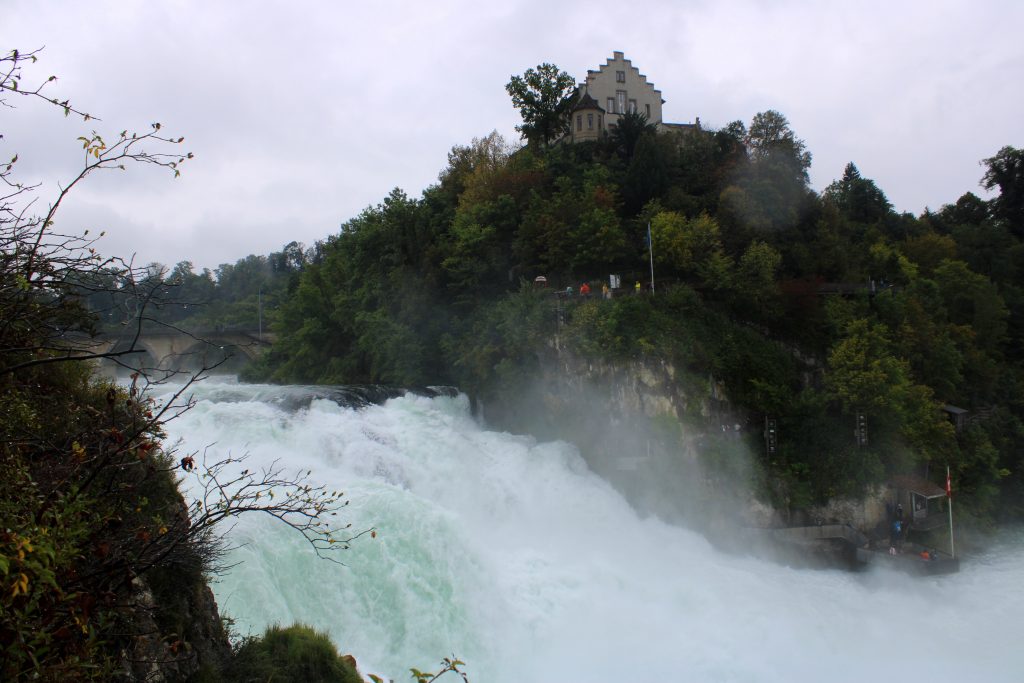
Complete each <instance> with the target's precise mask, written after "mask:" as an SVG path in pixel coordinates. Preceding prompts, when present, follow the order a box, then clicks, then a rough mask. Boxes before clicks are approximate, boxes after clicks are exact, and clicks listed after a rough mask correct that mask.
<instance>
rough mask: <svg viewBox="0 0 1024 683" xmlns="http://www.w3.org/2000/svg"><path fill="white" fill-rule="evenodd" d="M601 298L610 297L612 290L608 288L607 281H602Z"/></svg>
mask: <svg viewBox="0 0 1024 683" xmlns="http://www.w3.org/2000/svg"><path fill="white" fill-rule="evenodd" d="M601 298H602V299H611V298H612V290H610V289H608V283H607V282H606V283H604V284H603V285H601Z"/></svg>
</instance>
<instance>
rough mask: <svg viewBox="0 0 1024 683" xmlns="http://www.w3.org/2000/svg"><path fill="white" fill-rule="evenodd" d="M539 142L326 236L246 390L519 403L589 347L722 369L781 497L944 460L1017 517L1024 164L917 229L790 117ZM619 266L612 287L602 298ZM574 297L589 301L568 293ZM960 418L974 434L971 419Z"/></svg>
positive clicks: (1002, 164)
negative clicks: (542, 369)
mask: <svg viewBox="0 0 1024 683" xmlns="http://www.w3.org/2000/svg"><path fill="white" fill-rule="evenodd" d="M550 70H551V69H549V71H550ZM538 73H539V72H538ZM553 73H556V74H557V70H554V72H553ZM520 80H523V79H520ZM525 84H527V82H526V81H523V82H522V83H519V82H517V81H516V80H515V79H513V82H512V83H510V92H512V91H515V92H519V90H522V87H520V86H523V87H525ZM555 85H557V83H556V84H555ZM520 99H522V98H520ZM556 110H557V111H561V110H559V109H557V107H555V108H554V109H552V111H556ZM533 120H534V119H533V118H528V117H527V116H526V113H525V112H524V122H525V123H524V128H523V131H524V135H525V134H526V133H529V132H531V131H533V129H534V127H535V126H534V124H533V123H532V122H533ZM549 128H551V126H548V125H547V124H545V126H544V128H543V130H544V131H546V130H548V129H549ZM555 129H557V127H555ZM531 134H532V133H531ZM534 137H535V138H536V140H535V141H534V142H535V144H531V145H529V146H526V147H522V148H517V147H516V146H514V145H510V144H508V143H506V142H505V141H504V140H502V138H501V137H500V136H499V135H497V134H496V133H492V134H491V135H489V136H487V137H485V138H482V139H477V140H474V141H473V142H472V143H470V144H469V145H466V146H456V147H455V148H453V149H452V151H451V153H450V154H449V159H448V165H447V167H446V168H445V169H444V170H443V171H442V172H441V174H440V177H439V180H438V183H437V184H435V185H433V186H431V187H429V188H427V189H426V190H425V191H424V192H423V194H422V196H421V197H420V198H411V197H409V196H407V195H406V194H405V193H403V192H402V191H400V190H397V189H396V190H394V191H393V192H391V193H390V194H389V195H388V196H387V197H386V198H385V199H384V200H383V201H382V202H381V203H380V204H379V205H377V206H373V207H369V208H367V209H366V210H365V211H364V212H363V213H362V214H360V215H359V216H357V217H355V218H353V219H351V220H350V221H348V222H347V223H345V224H344V225H343V226H342V230H341V232H339V233H338V234H336V235H332V236H329V237H328V238H327V239H326V240H324V241H323V242H321V243H319V244H318V245H317V246H316V248H315V249H314V250H311V252H310V258H309V259H308V261H307V263H305V264H303V265H302V267H301V274H299V275H298V276H297V277H296V278H295V280H293V282H292V286H291V287H290V289H289V291H288V292H287V295H286V296H285V297H284V300H283V303H282V304H281V306H280V308H279V309H278V311H277V313H276V316H277V317H276V327H275V329H276V330H277V332H278V334H279V341H278V342H277V343H276V344H275V347H274V349H273V350H272V352H271V353H270V354H269V355H268V356H266V357H265V358H264V359H263V362H262V364H261V365H260V366H258V367H256V368H254V369H252V370H251V371H250V374H249V376H250V377H251V378H261V379H271V380H274V381H282V382H284V381H287V382H326V383H342V382H347V383H353V382H380V383H389V384H399V385H416V384H423V383H439V382H451V383H455V384H457V385H459V386H460V387H462V388H464V389H465V390H467V391H469V392H470V393H471V394H473V395H474V396H477V397H479V398H482V399H484V400H485V401H486V400H488V399H491V398H494V397H499V396H510V395H515V393H516V392H518V391H520V390H521V389H522V388H523V384H524V382H525V380H526V379H527V378H528V377H529V376H530V374H531V372H532V371H533V370H534V369H535V368H536V367H537V364H538V362H539V358H540V357H541V356H542V355H543V354H544V353H545V352H546V349H547V348H548V345H549V344H550V343H551V340H552V339H554V338H555V336H556V335H557V336H558V338H559V339H560V340H561V344H562V345H563V348H566V347H567V348H569V349H570V350H572V351H573V352H575V353H579V354H585V355H587V356H588V357H594V358H602V359H628V358H638V357H646V358H664V359H669V360H671V361H673V363H675V364H676V366H677V367H679V368H681V369H683V370H684V371H685V372H687V373H689V374H690V375H693V376H707V375H709V374H710V375H712V376H714V377H715V378H716V379H718V380H721V381H723V382H724V383H725V385H726V387H727V391H728V394H729V397H730V399H731V401H732V402H733V403H734V404H736V406H737V407H738V408H739V410H740V411H741V412H742V413H743V414H744V415H745V416H746V417H747V418H748V420H749V423H750V424H752V425H757V424H759V423H761V424H763V418H764V417H765V416H771V417H773V418H775V419H776V420H777V424H778V430H779V432H778V433H779V440H778V448H777V450H776V451H775V452H774V453H771V454H769V453H767V452H766V450H765V448H764V445H763V442H762V441H761V435H760V434H759V433H758V432H759V430H750V431H752V432H754V433H753V434H749V435H748V437H747V438H748V439H749V445H750V447H751V448H752V450H754V452H756V453H760V454H761V456H760V458H759V463H760V465H761V466H762V467H763V468H764V470H765V471H767V472H768V473H769V475H770V477H769V478H770V479H773V480H774V481H776V482H781V483H782V486H781V487H778V486H776V487H775V488H774V489H773V491H774V493H773V494H772V495H774V497H775V499H776V500H775V502H776V503H781V504H786V505H790V506H794V507H800V506H804V505H808V504H811V503H813V502H815V501H820V500H823V499H826V498H829V497H831V496H834V495H837V494H841V493H855V492H858V491H859V490H861V489H862V488H863V487H864V486H865V485H867V484H870V483H872V482H876V481H879V480H881V479H883V478H884V477H885V476H887V475H889V474H893V473H897V472H907V471H919V472H921V473H924V472H925V471H931V472H937V471H939V470H944V469H945V466H946V465H949V466H950V467H951V468H952V469H953V472H954V480H955V481H956V482H957V484H956V488H957V493H958V495H961V496H962V500H963V502H964V503H965V504H966V505H967V506H968V507H970V508H971V509H972V510H973V511H974V512H975V513H978V514H979V515H981V516H983V517H986V518H989V519H996V518H1019V517H1020V516H1021V514H1022V513H1024V507H1022V505H1024V497H1022V495H1021V494H1024V470H1022V467H1021V465H1022V463H1021V460H1020V457H1021V456H1020V454H1021V453H1022V452H1024V448H1022V446H1024V422H1022V417H1024V405H1022V403H1021V396H1024V392H1022V391H1021V388H1022V377H1024V375H1022V365H1021V361H1022V359H1024V325H1022V319H1024V318H1022V314H1024V290H1022V289H1021V287H1020V282H1021V281H1022V280H1024V278H1022V276H1024V243H1022V238H1024V224H1022V223H1021V213H1020V207H1019V206H1018V205H1019V204H1020V201H1019V198H1020V195H1021V192H1022V187H1024V181H1022V178H1021V169H1022V168H1024V151H1022V150H1019V149H1015V148H1013V147H1005V148H1003V149H1002V150H1000V151H999V152H998V153H997V154H996V155H995V156H993V157H992V158H990V159H986V160H985V161H984V162H983V164H984V167H985V169H986V172H985V173H984V177H983V184H984V185H985V186H986V187H988V188H991V189H995V190H998V194H997V196H996V197H995V198H994V199H992V200H989V201H985V200H982V199H980V198H979V197H977V196H975V195H974V194H972V193H970V192H968V193H966V194H964V195H963V196H962V197H961V198H959V199H958V200H956V201H955V202H954V203H951V204H949V205H946V206H944V207H942V208H941V209H940V210H939V211H936V212H933V211H926V212H925V213H923V214H922V215H920V216H913V215H910V214H900V213H896V212H895V211H893V209H892V207H891V204H890V203H889V201H888V200H887V199H886V197H885V194H884V192H883V191H882V190H881V189H880V188H879V187H878V186H877V185H876V184H875V183H874V182H873V181H872V180H870V179H868V178H865V177H863V176H862V175H861V174H860V172H859V171H858V169H857V168H856V166H855V165H854V164H853V163H850V164H849V165H847V167H846V169H845V171H844V173H843V175H842V177H841V178H839V179H837V180H836V181H835V182H833V183H832V184H831V185H829V186H828V187H827V188H826V189H825V190H824V192H822V193H821V194H818V193H816V192H814V191H812V190H811V189H810V188H809V186H808V176H807V169H808V168H809V166H810V163H811V155H810V152H809V151H808V150H807V149H806V146H805V144H804V143H803V141H801V140H800V139H799V138H798V137H797V135H796V134H795V132H794V131H793V130H792V129H791V127H790V126H789V124H788V122H787V120H786V118H785V117H784V116H783V115H782V114H780V113H778V112H775V111H767V112H761V113H759V114H757V115H755V116H754V117H753V118H752V120H751V121H750V124H749V125H745V124H744V123H742V122H739V121H736V122H733V123H731V124H729V125H727V126H725V127H724V128H722V129H720V130H694V131H690V132H673V131H669V132H658V131H657V130H656V129H655V127H654V126H652V125H650V124H648V123H647V122H646V121H645V120H644V119H643V117H642V116H640V115H629V116H626V117H624V120H623V121H622V123H621V124H620V125H619V126H618V127H617V128H615V129H613V131H612V133H611V134H610V135H608V136H606V137H605V138H603V139H601V140H599V141H597V142H586V143H581V144H575V145H573V144H566V143H564V142H554V143H552V140H553V139H554V138H553V137H552V136H551V135H549V134H546V133H544V132H543V131H538V132H536V135H535V136H534ZM531 139H532V138H531ZM545 143H551V144H545ZM648 226H649V230H650V236H651V238H652V240H653V252H654V253H653V260H654V269H655V271H656V275H657V280H656V289H655V291H651V290H650V287H649V285H648V284H647V283H648V280H649V278H650V276H649V259H650V256H651V254H650V251H649V249H648V245H647V235H648ZM611 274H617V275H619V276H621V278H622V282H623V283H624V284H623V287H622V289H621V290H620V291H617V292H615V296H614V297H613V298H611V299H604V298H601V297H598V296H596V293H597V292H598V291H600V290H601V287H602V283H606V282H608V276H609V275H611ZM537 276H544V277H546V278H547V283H548V287H547V288H544V289H542V288H538V287H537V286H536V285H535V284H534V279H535V278H536V277H537ZM583 282H588V283H590V285H589V286H590V287H592V289H593V291H594V292H595V296H592V297H591V298H589V299H586V300H582V299H580V298H579V297H565V296H556V294H557V293H558V292H560V291H562V290H564V289H565V288H566V287H570V288H573V289H577V288H579V287H580V285H581V283H583ZM636 282H642V283H643V294H642V295H640V296H637V295H634V294H633V289H634V287H633V285H634V283H636ZM944 406H955V407H959V408H962V409H964V410H967V411H968V416H969V419H968V420H967V421H966V422H965V423H961V424H960V425H959V426H958V428H955V427H954V424H953V422H952V421H951V420H950V419H949V417H950V415H949V414H948V413H947V412H945V411H944V410H943V408H944ZM858 415H861V416H863V417H864V419H865V420H866V424H867V429H868V432H867V434H868V438H867V443H863V442H861V443H858V442H857V440H856V439H855V438H854V427H855V421H856V419H857V416H858ZM929 466H930V470H929V469H928V467H929ZM766 493H767V492H766Z"/></svg>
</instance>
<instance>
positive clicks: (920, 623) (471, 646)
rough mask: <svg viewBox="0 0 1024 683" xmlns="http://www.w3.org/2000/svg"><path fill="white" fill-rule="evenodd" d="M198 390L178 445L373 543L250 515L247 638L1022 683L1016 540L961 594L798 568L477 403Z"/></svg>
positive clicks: (500, 678)
mask: <svg viewBox="0 0 1024 683" xmlns="http://www.w3.org/2000/svg"><path fill="white" fill-rule="evenodd" d="M195 395H196V399H197V403H196V405H195V407H194V408H193V409H192V410H190V411H188V412H187V413H185V414H184V415H183V416H181V417H179V418H178V419H175V420H173V421H171V422H170V423H169V424H168V428H167V431H168V436H169V439H170V440H172V441H174V440H180V445H179V450H184V451H204V450H205V451H206V453H207V456H208V457H223V456H225V455H228V454H231V455H235V456H237V455H241V454H248V455H249V460H248V461H247V466H252V465H257V466H258V465H260V464H266V463H270V462H273V461H275V460H279V461H280V463H281V464H282V465H283V466H284V467H285V469H287V470H292V469H294V470H302V471H306V470H312V475H311V477H310V478H311V479H312V480H313V481H315V482H318V483H323V484H326V485H327V486H328V487H329V488H331V489H341V490H344V491H345V492H346V497H347V498H348V499H349V500H351V504H350V505H349V507H347V508H345V511H344V513H343V519H344V522H343V523H348V522H351V523H352V524H353V528H355V529H364V528H369V527H373V528H375V529H376V530H377V536H376V538H370V537H369V536H364V537H362V538H361V539H359V540H358V541H356V542H355V543H354V545H353V547H352V548H351V549H350V550H348V551H346V552H345V553H344V554H343V555H342V556H341V557H340V559H341V560H342V561H343V562H344V563H345V565H344V566H340V565H338V564H335V563H331V562H327V561H324V560H321V559H318V558H317V557H316V556H315V555H314V553H313V552H312V550H311V549H310V547H309V545H308V544H307V543H306V542H305V541H304V540H303V539H302V538H301V537H300V536H299V535H298V534H297V533H296V532H294V531H292V530H291V529H289V528H287V527H285V525H283V524H281V523H279V522H276V521H275V520H273V519H270V518H267V517H266V516H265V515H252V516H249V517H243V518H241V519H240V520H239V522H238V523H237V525H235V526H234V527H233V528H232V529H231V530H230V532H229V533H228V540H229V542H230V543H231V544H232V545H234V546H236V547H235V549H234V550H233V551H232V552H231V555H230V558H229V560H230V561H231V562H234V563H238V564H237V566H235V567H234V568H233V569H232V570H231V571H230V572H229V573H227V574H226V575H224V576H221V577H219V578H218V579H217V581H216V583H215V584H214V586H213V588H214V592H215V594H216V597H217V601H218V604H219V605H220V608H221V610H222V612H223V613H225V614H226V615H228V616H230V617H231V618H233V619H234V620H235V630H236V631H237V632H238V633H240V634H241V635H246V634H250V633H251V634H259V633H261V632H262V630H263V629H264V628H265V627H266V626H267V625H269V624H271V623H281V624H285V625H287V624H290V623H292V622H294V621H302V622H304V623H307V624H310V625H312V626H314V627H316V628H318V629H321V630H324V631H326V632H328V633H329V634H330V635H331V637H332V638H333V639H334V641H335V642H336V643H337V644H338V646H339V648H340V650H341V651H342V652H350V653H352V654H354V655H355V656H356V658H357V660H358V661H359V663H360V668H361V669H362V670H363V671H372V672H376V673H378V674H383V675H385V676H388V677H392V678H394V679H395V680H397V681H401V680H406V679H407V678H408V669H409V667H417V668H420V669H430V668H435V669H436V668H437V663H438V661H439V660H440V659H441V657H444V656H449V655H452V654H455V655H457V656H458V657H460V658H461V659H463V660H464V661H466V663H467V669H468V672H469V675H470V680H472V681H474V683H488V682H496V683H502V682H512V681H518V682H523V681H526V682H537V683H544V682H547V681H552V682H553V681H567V682H569V683H574V682H590V683H600V682H603V681H608V682H609V683H610V682H612V681H615V682H619V681H641V680H652V681H786V682H789V681H858V682H859V681H865V680H881V679H886V680H901V679H905V678H906V677H913V678H914V679H915V680H921V681H964V680H976V681H1019V680H1021V676H1022V675H1024V648H1021V647H1020V646H1019V629H1020V623H1021V614H1024V591H1021V590H1020V586H1021V585H1022V582H1024V569H1022V563H1024V539H1022V538H1021V537H1020V536H1018V537H1016V538H1011V539H1007V540H1006V541H1004V542H1003V543H1002V544H1000V545H998V546H997V547H994V548H992V549H991V550H990V551H989V552H988V553H986V554H984V555H982V556H977V557H971V558H966V559H965V561H964V563H963V567H962V570H961V572H960V573H959V574H956V575H952V576H946V577H935V578H912V577H909V576H905V575H902V574H892V573H888V572H885V571H883V570H880V569H879V570H873V571H870V572H865V573H860V574H852V573H846V572H842V571H839V570H835V571H832V570H826V571H822V570H808V569H793V568H789V567H785V566H781V565H777V564H772V563H770V562H766V561H763V560H760V559H758V558H756V557H744V556H735V555H727V554H723V553H721V552H720V551H718V550H716V549H715V548H714V547H713V546H712V544H710V543H709V542H708V541H707V540H706V539H705V538H703V537H702V536H700V535H699V534H697V533H695V532H693V531H690V530H687V529H685V528H681V527H678V526H673V525H670V524H667V523H664V522H662V521H660V520H659V519H657V518H655V517H651V516H646V517H644V516H641V515H638V514H637V513H636V512H635V510H634V509H633V508H632V507H631V506H630V505H629V504H628V503H627V502H626V501H625V500H624V499H623V498H622V497H621V496H620V495H619V494H618V493H617V492H616V491H615V490H614V489H613V488H612V487H611V486H609V485H608V484H607V483H606V482H605V481H604V480H602V479H600V478H599V477H597V476H596V475H595V474H593V473H592V472H591V471H590V469H589V468H588V467H587V465H586V462H585V460H584V459H583V458H582V457H581V455H580V454H579V453H578V452H577V451H576V449H575V448H574V447H572V446H571V445H569V444H566V443H560V442H552V443H539V442H537V441H536V440H534V439H532V438H530V437H528V436H520V435H513V434H507V433H499V432H493V431H487V430H485V429H483V428H482V427H481V426H480V425H479V424H478V423H477V422H476V421H475V420H474V419H473V417H472V415H471V414H470V410H469V404H468V400H467V399H466V397H465V396H461V395H437V396H433V397H430V396H423V395H413V394H406V395H398V394H397V393H395V394H388V395H390V396H393V397H392V398H386V397H385V396H381V397H380V398H379V400H381V401H382V402H381V403H372V402H367V401H362V400H358V398H357V399H353V398H352V395H351V394H345V393H344V392H340V393H339V392H337V391H336V392H333V393H332V391H330V390H324V389H316V390H313V389H308V388H301V387H271V386H259V385H238V384H232V383H225V382H222V381H213V380H209V381H207V382H204V383H201V384H199V385H198V386H197V387H196V390H195ZM346 396H347V398H345V397H346ZM339 397H341V398H339ZM186 485H188V484H186ZM339 519H342V518H341V517H339Z"/></svg>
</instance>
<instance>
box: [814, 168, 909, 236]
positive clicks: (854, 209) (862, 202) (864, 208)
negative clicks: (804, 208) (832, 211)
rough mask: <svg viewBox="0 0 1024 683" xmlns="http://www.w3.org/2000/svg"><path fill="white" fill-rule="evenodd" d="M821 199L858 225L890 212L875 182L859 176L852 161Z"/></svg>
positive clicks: (883, 195)
mask: <svg viewBox="0 0 1024 683" xmlns="http://www.w3.org/2000/svg"><path fill="white" fill-rule="evenodd" d="M823 198H824V199H825V200H826V201H829V202H832V203H833V204H835V205H836V207H837V208H838V209H839V211H840V212H841V213H842V214H843V215H845V216H846V217H847V218H849V219H850V220H852V221H857V222H860V223H873V222H875V221H877V220H879V219H881V218H882V217H884V216H886V215H887V214H888V213H889V211H891V210H892V205H891V204H890V203H889V200H888V199H886V197H885V194H884V193H883V192H882V191H881V190H880V189H878V186H877V185H875V181H873V180H870V179H868V178H864V177H863V176H861V174H860V171H858V170H857V167H856V166H854V165H853V162H852V161H851V162H850V163H848V164H847V165H846V168H845V169H844V170H843V177H842V178H841V179H840V180H836V181H833V182H832V183H831V184H830V185H829V186H828V187H826V188H825V192H824V193H823Z"/></svg>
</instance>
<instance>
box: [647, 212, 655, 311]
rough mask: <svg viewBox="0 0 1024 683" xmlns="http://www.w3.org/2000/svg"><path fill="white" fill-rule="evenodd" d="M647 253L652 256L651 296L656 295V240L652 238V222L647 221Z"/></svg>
mask: <svg viewBox="0 0 1024 683" xmlns="http://www.w3.org/2000/svg"><path fill="white" fill-rule="evenodd" d="M647 251H649V252H650V254H651V294H654V239H652V238H651V222H650V221H647Z"/></svg>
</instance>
